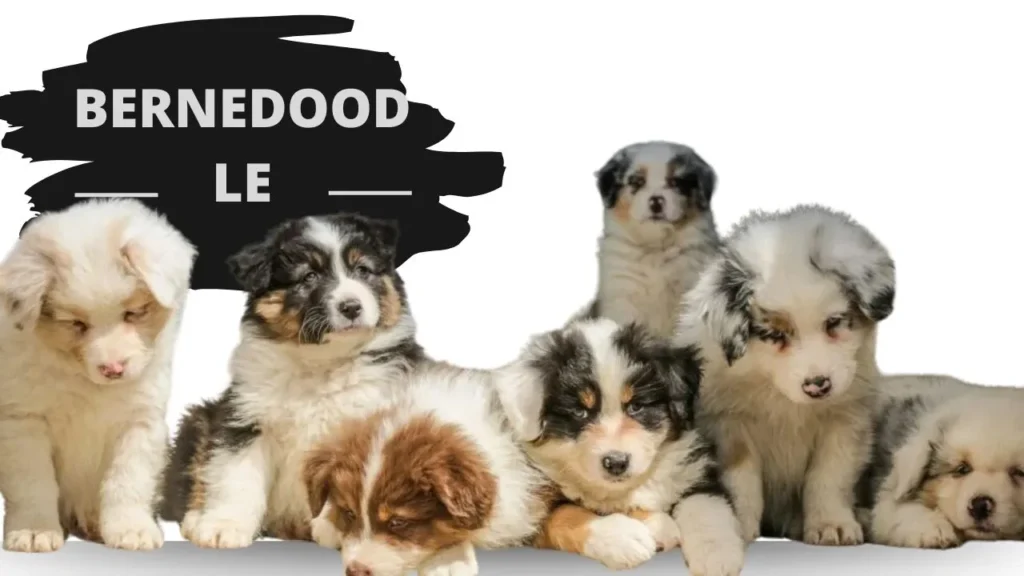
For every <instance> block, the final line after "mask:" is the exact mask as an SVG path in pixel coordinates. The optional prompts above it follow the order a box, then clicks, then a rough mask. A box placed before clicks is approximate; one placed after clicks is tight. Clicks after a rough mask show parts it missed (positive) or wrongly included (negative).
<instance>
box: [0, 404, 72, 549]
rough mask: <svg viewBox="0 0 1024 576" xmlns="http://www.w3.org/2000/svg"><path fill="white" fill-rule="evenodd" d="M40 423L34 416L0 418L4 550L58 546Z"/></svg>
mask: <svg viewBox="0 0 1024 576" xmlns="http://www.w3.org/2000/svg"><path fill="white" fill-rule="evenodd" d="M52 454H53V447H52V446H51V444H50V440H49V437H48V435H47V431H46V425H45V424H44V423H43V422H42V421H41V420H37V419H31V418H11V419H4V420H0V493H2V494H3V497H4V505H5V510H4V550H9V551H12V552H52V551H54V550H58V549H60V547H61V546H63V545H64V529H63V528H62V527H61V525H60V513H59V511H58V509H57V505H58V504H57V503H58V500H59V497H60V489H59V487H58V486H57V477H56V473H55V472H54V468H53V460H51V458H52V456H51V455H52Z"/></svg>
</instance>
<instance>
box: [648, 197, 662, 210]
mask: <svg viewBox="0 0 1024 576" xmlns="http://www.w3.org/2000/svg"><path fill="white" fill-rule="evenodd" d="M647 205H648V206H650V207H651V214H661V212H662V210H664V209H665V199H664V198H662V197H661V196H651V199H650V200H648V201H647Z"/></svg>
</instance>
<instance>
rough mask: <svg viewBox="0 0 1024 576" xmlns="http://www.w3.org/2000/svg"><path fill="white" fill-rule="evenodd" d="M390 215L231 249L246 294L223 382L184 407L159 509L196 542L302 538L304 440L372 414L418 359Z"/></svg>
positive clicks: (294, 227)
mask: <svg viewBox="0 0 1024 576" xmlns="http://www.w3.org/2000/svg"><path fill="white" fill-rule="evenodd" d="M397 239H398V230H397V228H396V227H395V225H394V224H392V223H390V222H386V221H379V220H372V219H368V218H364V217H361V216H357V215H352V214H338V215H333V216H322V217H309V218H302V219H297V220H291V221H287V222H284V223H283V224H280V225H279V226H277V227H276V228H274V229H272V230H271V231H270V232H269V234H268V235H267V237H266V238H265V239H264V240H263V241H262V242H258V243H255V244H252V245H249V246H247V247H245V248H244V249H242V250H241V252H239V253H238V254H236V255H235V256H233V257H232V258H231V259H230V261H229V265H230V268H231V270H232V272H233V273H234V275H235V276H236V278H237V279H238V281H239V283H240V284H241V286H242V287H243V288H244V289H245V290H246V292H247V293H248V299H247V303H246V310H245V314H244V316H243V318H242V330H241V332H242V339H241V343H240V344H239V345H238V347H237V348H236V349H235V351H234V354H233V357H232V360H231V376H232V382H231V385H230V386H229V387H228V388H227V389H226V390H225V391H224V393H223V394H222V395H221V396H220V397H219V398H217V399H216V400H212V401H208V402H204V403H202V404H199V405H195V406H192V407H191V408H189V409H188V411H187V413H186V415H185V416H184V418H183V419H182V421H181V424H180V428H179V430H178V435H177V438H176V440H175V443H174V447H173V451H172V458H171V462H170V465H169V469H168V470H167V473H166V488H165V491H164V503H163V512H162V513H163V516H164V517H165V518H166V519H168V520H171V521H176V522H180V523H181V531H182V535H183V536H184V537H185V538H187V539H188V540H189V541H191V542H193V543H195V544H197V545H199V546H203V547H214V548H237V547H243V546H247V545H249V544H251V543H252V541H253V538H255V537H257V536H258V535H259V534H261V533H263V534H265V535H268V536H271V537H277V538H283V539H306V540H308V539H310V538H311V537H312V534H311V529H310V522H311V519H312V517H314V516H317V515H318V514H320V513H321V511H320V510H310V509H309V504H308V498H307V489H306V485H305V483H304V480H303V476H302V472H303V464H304V460H303V459H304V457H305V454H306V452H307V450H309V449H311V448H313V447H314V446H315V445H317V443H318V442H319V441H320V440H321V438H322V437H323V436H324V435H325V434H326V433H329V432H334V431H335V430H336V426H337V423H338V422H340V421H342V420H343V419H349V418H359V417H363V416H365V415H367V414H370V413H372V412H374V411H375V410H376V409H377V408H378V407H379V406H380V404H381V403H383V402H385V401H386V400H387V399H388V398H389V397H390V395H389V391H390V390H391V388H390V387H392V386H397V385H401V384H402V383H404V381H405V376H406V374H407V373H409V372H410V370H411V369H413V368H414V367H415V366H416V365H418V364H419V362H420V360H421V359H422V357H423V355H422V350H421V348H420V347H419V345H418V344H417V343H416V341H415V339H414V334H415V325H414V323H413V319H412V316H411V315H410V313H409V307H408V304H407V301H406V297H405V292H404V289H403V285H402V281H401V279H400V278H399V276H398V273H397V272H396V271H395V265H394V256H395V248H396V243H397Z"/></svg>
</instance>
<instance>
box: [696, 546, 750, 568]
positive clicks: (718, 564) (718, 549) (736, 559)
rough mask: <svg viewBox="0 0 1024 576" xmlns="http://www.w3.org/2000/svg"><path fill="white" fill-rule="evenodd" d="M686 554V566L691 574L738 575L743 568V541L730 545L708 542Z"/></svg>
mask: <svg viewBox="0 0 1024 576" xmlns="http://www.w3.org/2000/svg"><path fill="white" fill-rule="evenodd" d="M699 548H700V550H699V551H691V552H690V554H689V556H686V566H687V568H689V570H690V574H692V575H693V576H739V573H740V571H741V570H743V561H744V556H745V555H746V553H745V551H744V546H743V542H741V541H737V542H734V543H732V544H730V545H724V544H721V543H715V542H708V543H707V545H702V546H700V547H699Z"/></svg>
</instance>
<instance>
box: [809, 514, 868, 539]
mask: <svg viewBox="0 0 1024 576" xmlns="http://www.w3.org/2000/svg"><path fill="white" fill-rule="evenodd" d="M837 516H838V515H837ZM844 516H848V518H847V517H837V518H833V519H816V520H808V521H807V522H806V525H805V526H804V542H806V543H807V544H813V545H815V546H856V545H857V544H863V543H864V529H863V528H862V527H861V525H860V523H858V522H857V519H856V518H854V516H853V513H852V512H851V513H849V514H845V515H844Z"/></svg>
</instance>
